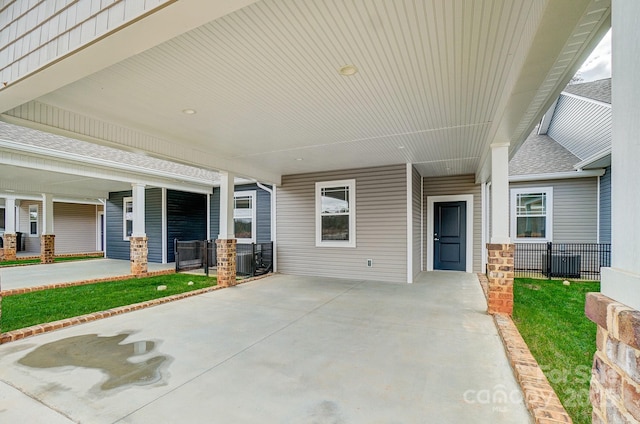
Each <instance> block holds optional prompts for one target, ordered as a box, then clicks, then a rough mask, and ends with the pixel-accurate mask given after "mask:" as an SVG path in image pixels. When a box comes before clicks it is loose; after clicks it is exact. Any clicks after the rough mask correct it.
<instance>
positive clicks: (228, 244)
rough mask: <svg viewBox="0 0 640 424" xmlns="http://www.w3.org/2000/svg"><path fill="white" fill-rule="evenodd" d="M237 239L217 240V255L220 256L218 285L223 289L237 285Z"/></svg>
mask: <svg viewBox="0 0 640 424" xmlns="http://www.w3.org/2000/svg"><path fill="white" fill-rule="evenodd" d="M236 242H237V240H236V239H218V240H216V254H217V256H218V259H217V260H218V263H217V265H218V269H217V270H216V272H217V275H218V285H219V286H221V287H229V286H234V285H235V284H236Z"/></svg>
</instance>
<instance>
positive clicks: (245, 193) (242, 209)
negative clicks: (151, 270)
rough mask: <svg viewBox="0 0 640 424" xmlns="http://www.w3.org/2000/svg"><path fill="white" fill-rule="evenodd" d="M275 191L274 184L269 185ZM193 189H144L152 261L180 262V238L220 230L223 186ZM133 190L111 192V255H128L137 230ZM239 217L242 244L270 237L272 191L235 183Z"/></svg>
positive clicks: (198, 237)
mask: <svg viewBox="0 0 640 424" xmlns="http://www.w3.org/2000/svg"><path fill="white" fill-rule="evenodd" d="M266 188H267V189H270V188H269V187H266ZM211 191H212V193H211V194H208V193H193V192H187V191H180V190H171V189H166V188H148V189H146V190H145V230H146V234H147V237H148V249H149V252H148V260H149V262H158V263H168V262H173V261H174V260H175V249H174V247H175V240H176V239H178V240H182V241H185V240H208V239H215V238H216V237H217V234H218V230H219V216H220V213H219V209H220V190H219V189H218V188H215V187H212V189H211ZM131 196H132V192H131V190H127V191H119V192H111V193H109V198H108V200H107V208H106V210H107V212H106V216H107V218H106V219H107V221H106V223H107V225H106V229H107V234H106V246H107V250H106V256H107V257H108V258H112V259H127V260H128V259H129V257H130V248H129V247H130V246H129V237H130V236H131V230H132V219H133V217H132V211H133V201H132V197H131ZM234 197H235V208H234V212H235V213H234V221H235V232H236V237H237V239H238V243H265V242H269V241H271V240H272V239H271V194H270V193H269V192H268V191H267V190H265V189H263V188H260V187H259V186H258V185H257V184H243V185H238V186H236V193H235V196H234Z"/></svg>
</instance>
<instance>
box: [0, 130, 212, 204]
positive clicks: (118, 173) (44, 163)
mask: <svg viewBox="0 0 640 424" xmlns="http://www.w3.org/2000/svg"><path fill="white" fill-rule="evenodd" d="M2 147H3V146H2V145H1V141H0V164H4V165H12V166H19V167H22V168H32V169H37V170H40V171H50V172H59V173H61V174H69V175H78V176H82V177H89V178H97V179H102V180H108V181H117V182H126V183H132V184H133V183H136V184H143V185H146V186H153V187H164V188H168V189H172V190H181V191H187V192H191V193H201V194H208V193H210V192H211V188H212V185H211V184H209V185H206V186H205V185H199V184H187V183H181V182H179V181H175V180H174V181H167V180H165V179H160V178H149V177H150V176H145V175H142V174H136V173H131V172H126V171H125V170H119V169H114V168H109V167H97V166H87V165H85V164H84V163H82V162H80V161H69V160H66V161H65V160H60V159H58V158H54V157H43V156H39V155H37V154H35V153H32V154H27V153H20V152H11V151H7V150H4V151H3V150H1V149H2ZM85 162H88V161H85Z"/></svg>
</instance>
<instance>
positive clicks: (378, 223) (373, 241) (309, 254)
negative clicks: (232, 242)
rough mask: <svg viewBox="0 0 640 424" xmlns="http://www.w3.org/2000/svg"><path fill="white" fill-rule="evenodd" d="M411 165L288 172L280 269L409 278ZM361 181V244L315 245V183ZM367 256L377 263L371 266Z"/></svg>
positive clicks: (280, 217) (281, 210)
mask: <svg viewBox="0 0 640 424" xmlns="http://www.w3.org/2000/svg"><path fill="white" fill-rule="evenodd" d="M406 175H407V171H406V166H405V165H394V166H384V167H376V168H365V169H354V170H343V171H330V172H324V173H310V174H301V175H286V176H283V177H282V186H280V187H278V202H277V228H278V249H277V254H278V258H277V260H278V271H279V272H282V273H285V274H297V275H312V276H319V277H337V278H357V279H372V280H380V281H390V282H402V283H406V281H407V198H406V196H407V194H406V193H407V188H406ZM344 179H354V180H355V181H356V193H357V198H356V236H357V239H356V247H355V248H350V249H345V248H332V247H326V248H325V247H323V248H319V247H316V246H315V231H316V230H315V183H316V182H319V181H333V180H344ZM367 259H372V260H373V266H372V267H367Z"/></svg>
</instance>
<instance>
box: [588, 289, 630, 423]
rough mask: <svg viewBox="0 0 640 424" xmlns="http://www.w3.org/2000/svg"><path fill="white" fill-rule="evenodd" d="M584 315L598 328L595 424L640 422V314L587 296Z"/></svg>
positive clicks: (593, 399) (593, 387) (599, 297)
mask: <svg viewBox="0 0 640 424" xmlns="http://www.w3.org/2000/svg"><path fill="white" fill-rule="evenodd" d="M585 313H586V315H587V317H588V318H589V319H590V320H591V321H593V322H595V323H596V324H597V325H598V331H597V334H596V347H597V350H596V354H595V355H594V359H593V369H592V371H591V393H590V399H591V404H592V405H593V415H592V420H593V421H592V422H593V423H596V424H602V423H606V424H613V423H637V422H640V311H637V310H635V309H632V308H630V307H628V306H626V305H623V304H622V303H618V302H616V301H615V300H613V299H611V298H609V297H607V296H605V295H603V294H601V293H588V294H587V302H586V305H585Z"/></svg>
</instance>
